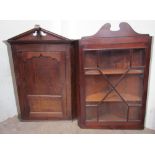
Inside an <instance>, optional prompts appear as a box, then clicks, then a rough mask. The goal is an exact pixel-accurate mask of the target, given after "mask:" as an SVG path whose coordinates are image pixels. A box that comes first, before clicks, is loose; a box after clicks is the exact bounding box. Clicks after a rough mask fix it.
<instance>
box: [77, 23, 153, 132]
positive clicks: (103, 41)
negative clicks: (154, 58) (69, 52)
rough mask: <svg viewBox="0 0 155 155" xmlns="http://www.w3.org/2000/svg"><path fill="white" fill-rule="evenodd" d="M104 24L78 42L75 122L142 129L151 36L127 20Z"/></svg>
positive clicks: (91, 125)
mask: <svg viewBox="0 0 155 155" xmlns="http://www.w3.org/2000/svg"><path fill="white" fill-rule="evenodd" d="M110 27H111V26H110V24H105V25H104V26H103V27H102V28H101V29H100V30H99V31H98V32H97V33H96V34H95V35H93V36H89V37H83V38H82V39H81V40H80V41H79V53H78V54H77V63H78V64H77V70H76V75H77V92H76V93H77V102H78V118H79V121H78V124H79V126H80V127H81V128H108V129H143V128H144V118H145V108H146V99H147V87H148V76H149V61H150V50H151V39H152V38H151V37H150V36H149V35H147V34H138V33H136V32H135V31H134V30H133V29H132V28H131V27H130V26H129V25H128V24H127V23H121V24H120V30H118V31H111V30H110Z"/></svg>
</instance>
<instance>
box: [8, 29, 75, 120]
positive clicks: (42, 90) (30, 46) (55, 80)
mask: <svg viewBox="0 0 155 155" xmlns="http://www.w3.org/2000/svg"><path fill="white" fill-rule="evenodd" d="M8 42H9V43H10V44H11V48H12V57H13V63H14V70H15V77H16V84H17V90H18V97H19V105H20V111H21V114H20V117H21V119H22V120H43V119H71V118H72V92H71V91H72V88H71V82H72V75H71V71H72V67H71V63H72V62H71V57H72V53H73V45H72V40H69V39H67V38H65V37H62V36H60V35H57V34H55V33H52V32H49V31H47V30H45V29H43V28H41V27H39V26H37V27H35V28H33V29H31V30H29V31H27V32H25V33H22V34H20V35H18V36H16V37H13V38H11V39H9V40H8Z"/></svg>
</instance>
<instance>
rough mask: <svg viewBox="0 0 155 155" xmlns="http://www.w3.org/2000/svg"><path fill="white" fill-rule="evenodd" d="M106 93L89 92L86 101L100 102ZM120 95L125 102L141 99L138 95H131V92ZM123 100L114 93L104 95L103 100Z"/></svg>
mask: <svg viewBox="0 0 155 155" xmlns="http://www.w3.org/2000/svg"><path fill="white" fill-rule="evenodd" d="M105 95H106V94H104V93H101V92H99V93H95V94H91V95H88V96H87V97H86V102H90V103H91V102H92V103H93V102H100V101H101V100H102V99H103V98H104V96H105ZM121 96H122V97H123V99H124V100H125V101H126V102H140V101H141V98H140V97H139V96H135V95H131V94H125V93H124V94H121ZM120 101H121V102H123V101H122V99H121V98H120V97H119V96H118V95H117V94H115V93H111V94H109V95H108V97H106V99H105V100H104V102H120Z"/></svg>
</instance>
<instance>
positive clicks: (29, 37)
mask: <svg viewBox="0 0 155 155" xmlns="http://www.w3.org/2000/svg"><path fill="white" fill-rule="evenodd" d="M11 41H29V42H30V41H32V42H33V41H69V39H68V38H65V37H63V36H60V35H58V34H55V33H53V32H50V31H48V30H45V29H43V28H41V27H36V28H33V29H31V30H29V31H26V32H24V33H22V34H19V35H17V36H15V37H13V38H10V39H8V42H11Z"/></svg>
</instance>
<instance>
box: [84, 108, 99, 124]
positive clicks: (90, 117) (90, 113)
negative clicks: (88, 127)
mask: <svg viewBox="0 0 155 155" xmlns="http://www.w3.org/2000/svg"><path fill="white" fill-rule="evenodd" d="M86 120H87V121H97V106H94V107H86Z"/></svg>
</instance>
